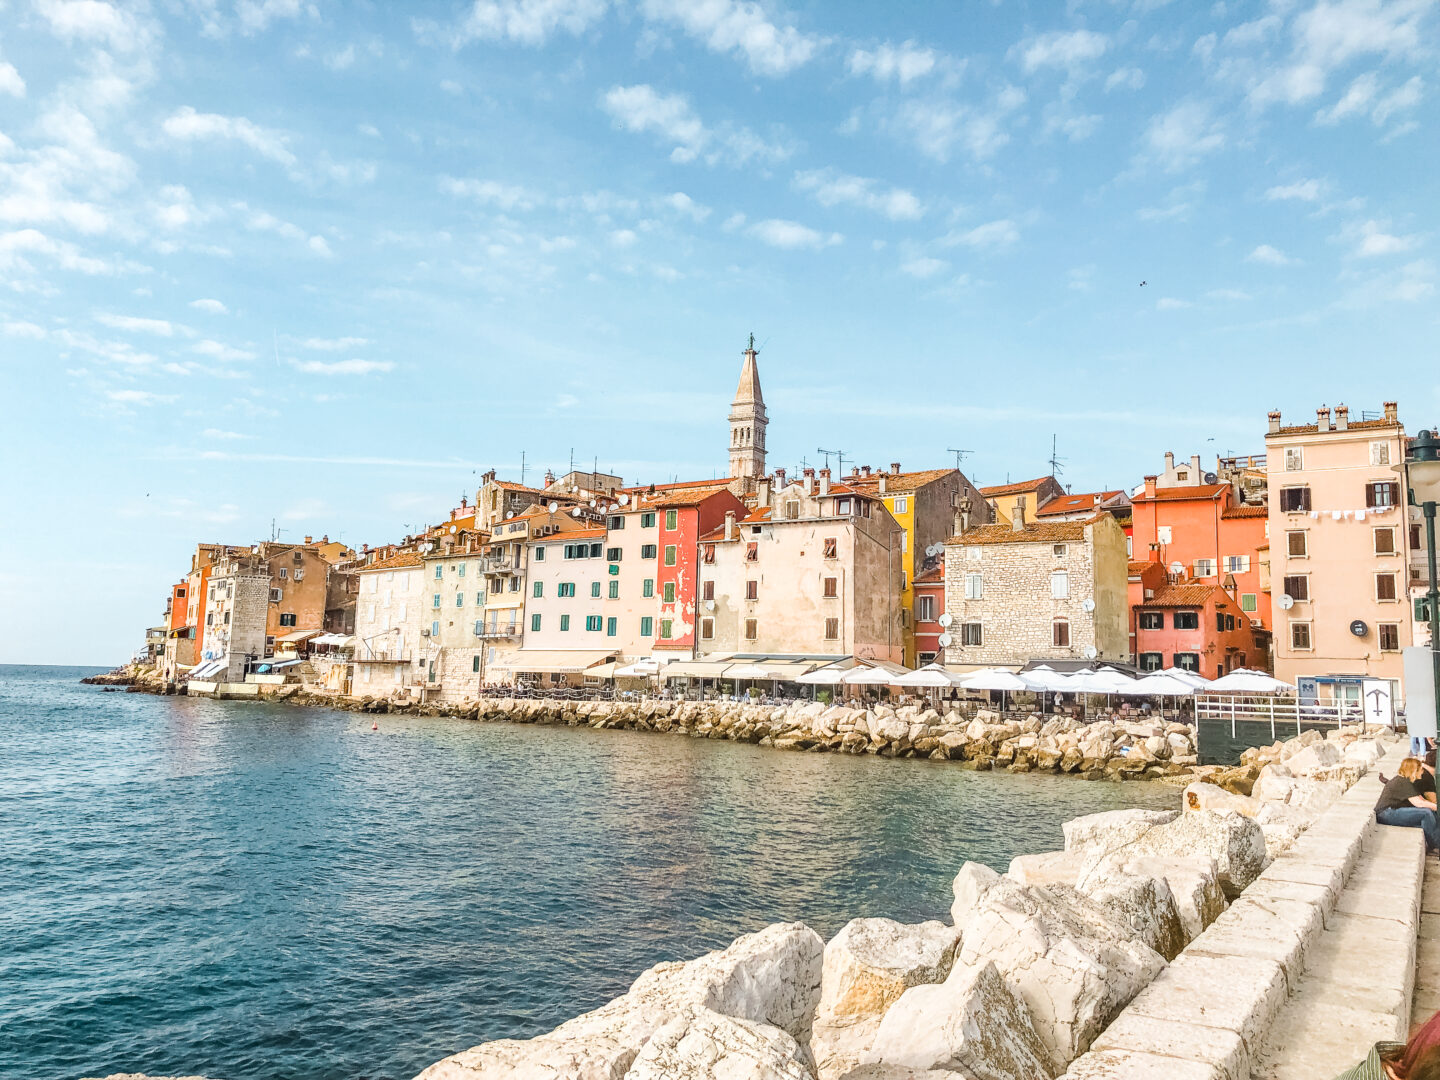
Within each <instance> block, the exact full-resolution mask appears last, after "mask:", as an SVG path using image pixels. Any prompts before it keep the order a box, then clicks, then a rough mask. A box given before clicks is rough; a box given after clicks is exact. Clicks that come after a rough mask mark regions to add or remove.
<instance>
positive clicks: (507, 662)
mask: <svg viewBox="0 0 1440 1080" xmlns="http://www.w3.org/2000/svg"><path fill="white" fill-rule="evenodd" d="M614 655H615V654H614V653H613V652H593V651H582V650H578V649H548V650H547V649H520V650H518V651H517V652H511V653H504V654H502V655H501V656H499V657H497V658H496V659H495V662H494V663H493V664H491V665H490V668H491V669H495V668H503V669H507V670H509V671H513V672H516V673H517V674H521V673H528V674H535V675H570V674H574V673H575V672H580V671H585V670H586V669H587V668H591V667H594V666H595V665H596V664H599V663H603V662H604V661H606V660H609V659H610V658H611V657H613V656H614Z"/></svg>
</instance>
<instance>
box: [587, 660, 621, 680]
mask: <svg viewBox="0 0 1440 1080" xmlns="http://www.w3.org/2000/svg"><path fill="white" fill-rule="evenodd" d="M615 666H616V665H615V661H614V660H611V661H610V662H609V663H608V664H596V665H595V666H594V667H592V668H586V669H585V678H587V679H613V678H614V677H615Z"/></svg>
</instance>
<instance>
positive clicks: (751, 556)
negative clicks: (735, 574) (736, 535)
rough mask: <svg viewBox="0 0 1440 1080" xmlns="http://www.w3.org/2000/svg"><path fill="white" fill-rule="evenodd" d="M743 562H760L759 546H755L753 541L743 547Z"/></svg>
mask: <svg viewBox="0 0 1440 1080" xmlns="http://www.w3.org/2000/svg"><path fill="white" fill-rule="evenodd" d="M745 561H746V562H759V561H760V545H759V544H757V543H756V542H755V541H754V540H751V541H750V542H749V543H748V544H746V545H745Z"/></svg>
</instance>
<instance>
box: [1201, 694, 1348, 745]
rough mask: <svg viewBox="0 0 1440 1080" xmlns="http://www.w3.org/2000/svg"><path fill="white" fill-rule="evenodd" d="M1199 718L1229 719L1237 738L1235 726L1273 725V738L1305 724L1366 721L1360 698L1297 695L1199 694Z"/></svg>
mask: <svg viewBox="0 0 1440 1080" xmlns="http://www.w3.org/2000/svg"><path fill="white" fill-rule="evenodd" d="M1195 718H1196V719H1197V720H1219V721H1222V722H1227V721H1228V722H1229V724H1230V737H1231V738H1232V739H1233V738H1235V737H1236V725H1237V724H1240V723H1259V724H1269V725H1270V736H1271V741H1276V740H1278V739H1279V737H1280V732H1281V731H1282V730H1284V731H1285V732H1286V737H1287V738H1288V737H1289V732H1290V730H1291V729H1293V730H1294V732H1295V734H1296V735H1299V734H1300V732H1301V731H1302V730H1304V727H1305V726H1309V727H1312V728H1313V727H1321V726H1325V727H1329V726H1331V725H1334V726H1335V727H1337V728H1338V727H1340V726H1341V725H1342V724H1347V723H1352V724H1353V723H1362V724H1363V723H1364V722H1365V710H1364V708H1363V706H1362V705H1361V703H1360V702H1358V701H1332V702H1324V703H1321V702H1313V703H1304V702H1301V701H1300V700H1299V699H1298V698H1283V697H1282V698H1275V697H1261V696H1250V697H1247V696H1245V695H1231V694H1199V695H1197V696H1196V698H1195Z"/></svg>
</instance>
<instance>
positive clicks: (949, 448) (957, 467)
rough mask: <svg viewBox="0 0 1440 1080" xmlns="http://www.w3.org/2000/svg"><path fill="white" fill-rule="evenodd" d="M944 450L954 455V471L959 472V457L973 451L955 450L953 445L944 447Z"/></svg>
mask: <svg viewBox="0 0 1440 1080" xmlns="http://www.w3.org/2000/svg"><path fill="white" fill-rule="evenodd" d="M945 452H946V453H947V454H954V455H955V471H956V472H959V471H960V459H961V458H963V457H964V456H965V455H966V454H973V453H974V452H975V451H974V450H956V449H955V448H954V447H953V446H950V447H946V449H945Z"/></svg>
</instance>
